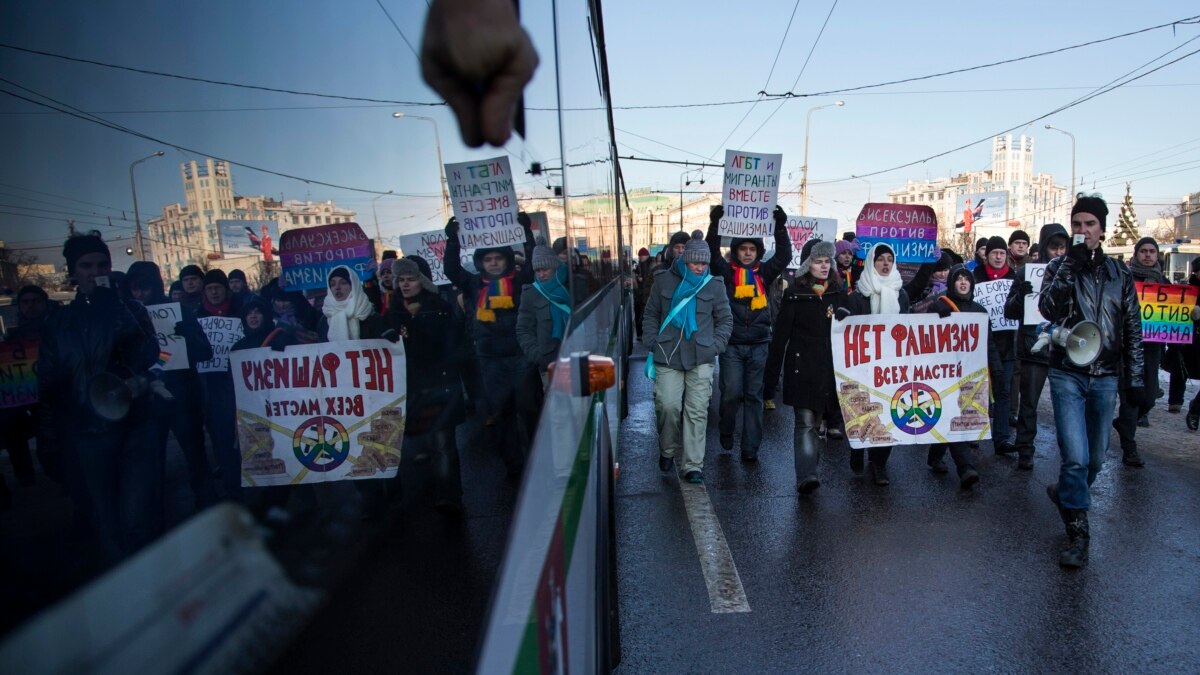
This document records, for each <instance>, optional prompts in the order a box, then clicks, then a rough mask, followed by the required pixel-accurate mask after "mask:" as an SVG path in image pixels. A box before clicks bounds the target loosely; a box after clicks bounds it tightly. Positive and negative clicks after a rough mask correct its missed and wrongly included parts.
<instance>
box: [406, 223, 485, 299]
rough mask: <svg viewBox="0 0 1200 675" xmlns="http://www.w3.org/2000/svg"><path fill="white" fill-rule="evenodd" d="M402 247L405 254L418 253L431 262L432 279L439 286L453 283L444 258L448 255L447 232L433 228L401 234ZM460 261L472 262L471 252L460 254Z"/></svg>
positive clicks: (465, 265)
mask: <svg viewBox="0 0 1200 675" xmlns="http://www.w3.org/2000/svg"><path fill="white" fill-rule="evenodd" d="M400 249H401V250H402V251H404V255H406V256H408V255H416V256H420V257H421V258H424V260H425V262H427V263H429V272H430V273H431V274H433V277H432V278H431V279H430V281H432V282H433V283H435V284H437V285H438V286H445V285H446V284H449V283H451V281H450V279H448V278H447V277H446V269H445V267H443V260H442V259H443V258H444V257H445V255H446V233H445V232H443V231H441V230H433V231H430V232H418V233H416V234H402V235H400ZM459 258H460V262H462V264H463V266H464V267H467V265H468V263H470V262H471V254H470V253H463V254H462V255H460V256H459Z"/></svg>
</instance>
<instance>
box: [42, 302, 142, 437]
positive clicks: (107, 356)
mask: <svg viewBox="0 0 1200 675" xmlns="http://www.w3.org/2000/svg"><path fill="white" fill-rule="evenodd" d="M154 336H155V333H154V326H153V325H152V324H151V323H150V316H149V315H148V314H147V313H146V308H145V307H142V305H141V304H140V303H138V302H136V301H134V300H122V299H121V298H118V297H117V294H116V293H115V292H114V291H112V290H109V289H107V288H97V289H95V290H94V291H93V292H92V293H91V294H90V295H85V294H83V293H79V294H78V295H76V296H75V299H74V300H72V301H71V303H70V304H68V305H66V306H65V307H63V308H62V309H60V310H59V311H58V312H55V313H54V315H53V316H52V317H51V318H50V319H49V321H48V322H47V324H46V330H45V331H43V333H42V339H41V342H40V343H39V345H38V401H39V404H40V405H41V411H42V415H41V419H40V424H41V426H42V429H43V431H44V432H46V434H47V437H51V438H52V437H54V436H57V435H59V434H62V433H64V432H65V431H66V430H67V429H68V428H69V430H70V433H104V432H110V431H117V430H119V429H121V428H124V427H127V426H128V425H130V424H134V423H137V422H139V421H141V420H138V419H136V418H135V417H136V416H135V415H130V416H129V417H126V418H125V420H124V421H122V422H120V423H112V422H109V421H107V420H105V419H104V418H101V417H100V416H98V415H96V414H95V412H94V410H93V408H92V404H91V400H90V398H89V396H88V389H89V387H90V386H91V383H92V379H93V378H94V377H95V376H96V375H98V374H100V373H111V374H113V375H115V376H117V377H119V378H122V379H125V378H129V377H132V376H134V375H143V374H145V373H146V371H147V370H148V369H149V368H150V366H152V365H154V363H155V362H156V361H157V359H158V341H157V340H156V339H155V337H154ZM141 402H142V403H146V402H148V399H145V398H144V397H143V399H142V401H141ZM137 407H138V405H137V404H135V409H136V408H137Z"/></svg>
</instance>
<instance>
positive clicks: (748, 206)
mask: <svg viewBox="0 0 1200 675" xmlns="http://www.w3.org/2000/svg"><path fill="white" fill-rule="evenodd" d="M782 161H783V155H781V154H771V153H764V152H747V151H745V150H726V151H725V182H724V184H723V186H722V187H721V206H722V207H723V208H724V210H725V215H724V217H722V218H721V222H720V223H719V224H718V225H717V233H718V234H720V235H721V236H723V237H734V238H737V239H750V238H765V237H768V236H770V235H771V232H772V230H774V229H775V227H774V217H773V216H772V213H773V212H774V211H775V205H776V204H777V203H778V202H779V165H780V163H781V162H782Z"/></svg>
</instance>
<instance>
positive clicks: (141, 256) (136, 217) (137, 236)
mask: <svg viewBox="0 0 1200 675" xmlns="http://www.w3.org/2000/svg"><path fill="white" fill-rule="evenodd" d="M165 154H167V153H165V152H163V151H162V150H159V151H158V152H156V153H154V154H153V155H146V156H145V157H143V158H141V159H139V160H136V161H134V162H132V163H130V165H129V189H130V190H132V191H133V224H134V226H135V229H134V234H133V239H134V245H135V246H137V259H138V260H141V261H144V260H145V259H146V250H145V249H144V248H143V247H142V217H141V214H139V213H138V203H137V182H135V181H134V180H133V167H135V166H137V165H138V164H141V163H142V162H144V161H146V160H148V159H153V158H155V157H162V156H163V155H165Z"/></svg>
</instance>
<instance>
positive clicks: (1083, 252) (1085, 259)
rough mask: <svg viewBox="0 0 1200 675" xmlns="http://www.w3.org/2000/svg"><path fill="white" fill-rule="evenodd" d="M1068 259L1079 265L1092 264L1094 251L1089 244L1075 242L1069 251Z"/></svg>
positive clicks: (1086, 265)
mask: <svg viewBox="0 0 1200 675" xmlns="http://www.w3.org/2000/svg"><path fill="white" fill-rule="evenodd" d="M1067 259H1068V260H1070V261H1071V262H1073V263H1074V264H1075V265H1077V266H1078V267H1088V266H1090V265H1091V264H1092V252H1091V251H1089V250H1088V247H1087V244H1075V245H1074V246H1072V247H1071V248H1070V249H1069V250H1068V251H1067Z"/></svg>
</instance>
